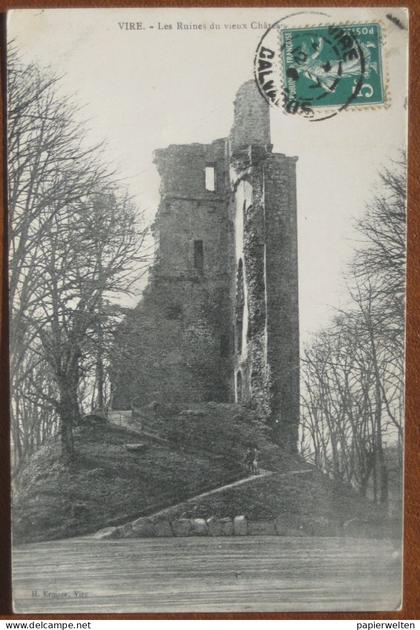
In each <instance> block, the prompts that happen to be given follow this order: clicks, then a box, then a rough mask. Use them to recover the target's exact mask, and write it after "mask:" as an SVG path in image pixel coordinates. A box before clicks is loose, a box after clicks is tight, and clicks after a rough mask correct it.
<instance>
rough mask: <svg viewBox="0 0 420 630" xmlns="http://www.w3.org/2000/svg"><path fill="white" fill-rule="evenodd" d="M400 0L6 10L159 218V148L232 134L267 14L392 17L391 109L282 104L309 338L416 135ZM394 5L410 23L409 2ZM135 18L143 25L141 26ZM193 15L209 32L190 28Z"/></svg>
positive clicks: (279, 117) (280, 123) (275, 124)
mask: <svg viewBox="0 0 420 630" xmlns="http://www.w3.org/2000/svg"><path fill="white" fill-rule="evenodd" d="M390 10H391V9H377V8H376V9H364V8H338V9H337V8H335V9H326V8H322V9H321V8H320V9H316V10H314V9H308V10H305V9H302V8H299V9H296V10H295V11H294V10H293V9H291V8H290V7H289V8H278V7H277V8H262V7H261V8H254V9H248V8H238V9H232V8H225V9H213V8H200V9H185V8H184V9H165V8H157V9H145V8H143V9H93V10H92V9H55V10H54V9H49V10H38V9H36V10H15V11H12V12H10V13H9V15H8V33H9V34H8V36H9V39H12V38H13V39H14V40H15V44H16V46H17V48H18V50H19V52H20V55H21V58H22V60H24V61H35V62H37V63H39V64H40V65H41V66H43V67H50V68H51V69H52V70H53V71H54V72H56V73H57V74H59V75H61V76H62V80H61V88H60V89H61V90H62V92H63V94H74V97H75V100H76V101H77V102H78V103H79V104H81V105H82V106H83V107H82V110H81V112H80V113H79V114H78V115H79V116H81V117H82V118H83V119H85V120H87V121H88V127H89V138H88V140H89V141H92V143H94V142H96V141H98V140H102V139H105V140H106V145H107V146H106V149H105V157H106V159H107V160H108V161H110V162H111V163H112V164H113V165H114V166H115V167H116V168H117V169H118V172H119V174H120V175H121V177H122V178H123V180H124V181H125V182H126V183H127V185H128V187H129V189H130V191H131V193H132V194H133V195H134V197H135V199H136V202H137V205H138V206H139V208H141V209H142V210H144V211H145V215H146V217H147V220H148V221H150V222H151V221H152V220H153V217H154V214H155V212H156V209H157V206H158V203H159V177H158V175H157V172H156V169H155V167H154V165H153V162H152V154H153V151H154V150H155V149H156V148H160V147H165V146H167V145H169V144H186V143H191V142H202V143H209V142H211V141H212V140H214V139H216V138H222V137H225V136H227V135H228V134H229V131H230V128H231V125H232V121H233V100H234V97H235V93H236V91H237V89H238V88H239V86H240V85H241V84H242V83H243V82H245V81H247V80H249V79H251V78H252V77H253V61H254V55H255V50H256V48H257V45H258V43H259V40H260V38H261V37H262V36H263V34H264V32H265V29H266V28H267V25H268V24H272V23H273V22H275V21H277V20H279V19H282V18H284V19H285V23H286V24H290V25H292V26H306V25H312V24H330V23H334V24H342V23H345V22H350V23H355V22H358V23H363V22H369V21H377V20H378V19H380V21H381V23H382V25H383V32H384V41H383V42H382V45H383V63H384V68H385V73H386V77H387V107H379V108H372V109H369V110H366V109H364V110H360V109H359V110H357V111H345V112H342V113H340V114H339V115H337V116H335V117H334V118H331V119H329V120H325V121H321V122H317V123H310V122H308V120H305V119H303V118H300V117H298V116H291V115H287V114H284V113H283V112H282V111H281V110H280V109H278V108H271V133H272V142H273V145H274V148H273V150H274V151H277V152H281V153H285V154H287V155H294V156H298V163H297V203H298V243H299V301H300V329H301V340H302V343H305V341H306V340H307V339H308V338H310V336H311V334H312V333H313V332H316V331H317V330H318V329H319V328H321V327H322V326H324V325H326V324H327V323H328V321H329V319H330V318H331V317H332V315H333V313H334V309H336V308H339V307H340V306H342V305H343V304H344V302H345V284H344V282H343V279H342V278H343V273H344V271H345V269H346V265H347V264H348V262H349V260H350V259H351V256H352V251H353V249H354V247H355V244H356V239H357V235H356V233H355V230H354V221H355V220H356V219H357V217H359V216H360V215H361V213H363V211H364V208H365V205H366V203H367V202H368V201H369V200H370V199H372V197H373V196H374V195H375V194H376V193H377V192H378V191H379V188H378V186H379V181H378V172H379V171H380V169H381V168H382V167H383V166H387V165H389V164H390V161H391V160H392V159H398V157H399V155H400V151H401V149H403V148H404V146H405V143H406V114H407V112H406V96H407V86H406V84H407V31H406V30H404V29H401V28H400V27H399V26H397V25H396V24H395V20H394V21H391V20H389V19H388V18H387V17H386V15H387V13H388V14H389V11H390ZM291 13H293V14H294V15H290V14H291ZM392 13H393V16H394V17H396V18H397V19H398V20H399V21H400V22H401V23H402V24H403V25H407V20H408V16H407V13H406V10H405V9H401V8H395V9H394V8H393V9H392ZM129 22H134V23H136V24H137V23H140V22H141V24H142V28H141V29H137V28H136V29H134V30H130V29H129V28H127V25H126V23H129ZM192 24H196V25H197V24H205V25H206V29H205V30H198V29H197V30H194V29H192V28H188V26H191V25H192ZM212 24H213V25H216V24H217V25H219V26H220V28H219V29H216V28H211V25H212ZM165 25H166V26H167V28H165ZM168 25H170V26H171V27H172V28H169V26H168ZM225 25H226V26H225ZM232 25H238V26H240V25H245V26H246V28H232ZM252 25H254V27H252ZM151 27H153V28H151ZM139 297H140V295H137V296H134V298H133V299H134V300H135V301H137V300H138V299H139Z"/></svg>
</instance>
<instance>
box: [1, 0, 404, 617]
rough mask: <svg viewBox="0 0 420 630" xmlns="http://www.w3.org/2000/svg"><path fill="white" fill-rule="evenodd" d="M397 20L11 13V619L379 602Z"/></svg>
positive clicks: (400, 415)
mask: <svg viewBox="0 0 420 630" xmlns="http://www.w3.org/2000/svg"><path fill="white" fill-rule="evenodd" d="M407 34H408V16H407V12H406V11H405V10H404V9H396V10H394V9H393V10H392V12H390V10H389V9H362V8H342V9H337V8H334V9H316V10H315V9H308V10H304V9H300V8H299V9H295V10H293V9H290V8H288V9H279V8H272V9H138V10H125V9H113V10H33V11H30V10H22V11H13V12H11V13H10V14H9V16H8V40H9V50H8V54H9V58H8V160H9V167H8V172H9V187H8V196H9V197H8V201H9V217H10V225H9V241H10V253H9V269H10V271H9V292H10V308H11V311H10V312H11V315H10V330H11V335H10V351H11V415H12V434H11V446H12V459H13V498H14V501H13V533H14V543H15V547H14V554H13V560H14V569H13V589H14V606H15V610H16V611H19V612H21V611H23V612H115V611H119V612H137V611H139V612H153V611H162V612H165V611H166V612H172V611H210V612H215V611H231V612H247V611H290V610H293V611H296V610H299V611H308V610H318V611H320V610H395V609H397V608H399V606H400V604H401V551H402V549H401V531H402V462H403V427H404V404H403V387H404V299H405V281H404V278H405V222H406V221H405V208H406V204H405V195H406V193H405V190H406V185H405V176H406V171H405V145H406V133H407V131H406V124H407V123H406V98H407V85H406V84H407Z"/></svg>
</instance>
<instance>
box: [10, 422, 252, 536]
mask: <svg viewBox="0 0 420 630" xmlns="http://www.w3.org/2000/svg"><path fill="white" fill-rule="evenodd" d="M139 442H141V443H142V444H143V445H144V449H143V450H141V451H130V450H127V445H130V444H131V445H134V444H138V443H139ZM243 472H244V471H243V466H242V465H241V463H240V462H238V461H236V460H235V459H232V458H224V457H222V458H220V457H217V456H214V455H212V453H211V452H204V451H201V450H200V449H195V450H185V449H184V450H181V449H177V448H174V447H173V445H171V444H166V443H165V442H163V441H162V442H161V441H158V440H154V439H153V438H150V437H143V436H140V435H139V434H138V433H135V432H133V431H130V430H127V429H126V428H123V427H115V426H112V425H109V424H107V423H103V424H101V423H93V422H88V423H86V424H85V425H84V426H82V427H81V428H80V429H78V430H77V432H76V435H75V458H74V462H73V464H72V466H71V467H66V466H64V465H63V464H62V463H61V461H60V444H59V440H58V438H56V439H53V440H51V441H49V442H48V443H47V444H45V445H44V446H43V447H42V448H41V449H40V450H39V451H38V452H37V453H36V454H35V455H34V456H33V458H32V460H31V461H30V463H29V464H28V465H27V466H26V468H25V469H24V470H23V471H22V473H21V475H20V478H19V485H18V488H17V490H16V492H15V493H14V494H15V496H14V509H13V523H14V539H15V542H22V541H25V542H29V541H39V540H48V539H55V538H62V537H66V536H74V535H79V534H84V533H89V532H94V531H96V530H97V529H99V528H101V527H104V526H106V525H116V524H120V523H124V522H126V521H127V520H130V519H131V518H135V517H137V516H141V515H147V514H151V513H153V512H155V511H157V510H159V509H162V508H164V507H166V506H168V505H173V504H175V503H179V502H180V501H182V500H184V499H186V498H187V497H190V496H194V495H195V494H198V493H200V492H204V491H206V490H208V489H211V488H214V487H217V486H221V485H224V484H226V483H229V482H231V481H233V480H235V479H238V478H240V477H242V476H243Z"/></svg>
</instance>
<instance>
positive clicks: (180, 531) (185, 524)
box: [171, 518, 191, 536]
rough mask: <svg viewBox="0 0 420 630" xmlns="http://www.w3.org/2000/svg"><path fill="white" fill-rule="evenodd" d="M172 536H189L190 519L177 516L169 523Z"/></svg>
mask: <svg viewBox="0 0 420 630" xmlns="http://www.w3.org/2000/svg"><path fill="white" fill-rule="evenodd" d="M171 526H172V531H173V533H174V536H189V535H190V531H191V521H190V520H189V519H188V518H179V519H177V520H176V521H172V523H171Z"/></svg>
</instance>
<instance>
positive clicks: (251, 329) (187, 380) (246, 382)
mask: <svg viewBox="0 0 420 630" xmlns="http://www.w3.org/2000/svg"><path fill="white" fill-rule="evenodd" d="M155 164H156V167H157V169H158V172H159V174H160V177H161V191H160V192H161V202H160V205H159V209H158V213H157V217H156V221H155V236H156V240H157V256H156V262H155V265H154V268H153V272H152V274H151V281H150V285H149V287H148V290H147V291H146V295H145V297H144V299H143V301H142V303H141V305H139V307H138V308H137V309H136V310H135V311H134V312H133V314H132V315H131V316H130V317H128V318H127V321H126V325H128V324H129V326H131V328H132V330H131V332H129V334H128V335H127V337H129V336H130V334H131V338H132V343H134V346H135V347H134V346H133V347H132V349H131V357H132V360H131V367H130V369H131V368H132V372H131V373H130V376H129V377H127V378H124V370H122V371H121V370H120V373H121V374H122V377H121V378H120V381H119V382H120V385H119V387H118V388H117V390H118V393H117V399H118V402H119V404H120V406H121V407H123V406H127V405H128V399H129V398H130V399H132V397H133V395H136V393H137V394H138V395H139V396H140V398H141V399H142V400H143V402H145V403H147V402H150V401H151V400H152V399H156V398H160V399H164V400H167V401H171V400H172V401H180V402H186V401H208V400H215V401H234V400H236V401H237V402H242V403H248V404H249V405H251V406H252V407H253V408H255V409H256V410H257V412H258V414H259V416H260V417H261V418H263V419H265V420H266V421H267V422H269V423H270V425H271V426H272V427H273V431H274V435H275V437H276V440H277V441H278V442H279V443H280V444H283V445H284V446H287V447H288V448H290V449H292V450H293V449H295V448H296V444H297V430H298V421H299V326H298V275H297V274H298V272H297V228H296V176H295V159H294V158H289V157H286V156H284V155H282V154H275V153H272V146H271V144H270V117H269V106H268V104H267V103H266V102H265V100H264V99H263V98H262V97H261V95H260V94H259V92H258V90H257V87H256V85H255V82H254V81H250V82H247V83H246V84H244V85H243V86H242V87H241V88H240V90H239V91H238V95H237V98H236V100H235V116H234V125H233V128H232V132H231V135H230V137H229V138H228V139H221V140H216V141H215V142H213V143H212V144H209V145H203V144H190V145H171V146H169V147H168V148H166V149H159V150H157V151H156V152H155ZM206 168H207V169H209V168H210V169H213V170H214V190H211V189H210V190H209V189H206V188H209V186H208V181H207V180H206V176H205V174H206ZM210 183H211V182H210ZM210 188H211V186H210ZM134 355H135V356H134ZM133 356H134V359H133ZM129 363H130V362H129V361H128V362H127V365H128V364H129ZM122 365H123V367H124V364H122ZM126 372H127V371H126Z"/></svg>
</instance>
